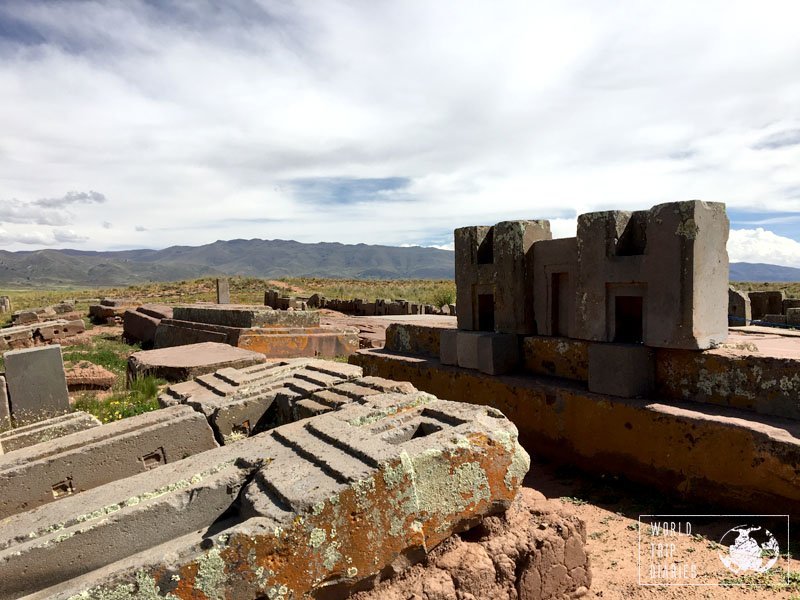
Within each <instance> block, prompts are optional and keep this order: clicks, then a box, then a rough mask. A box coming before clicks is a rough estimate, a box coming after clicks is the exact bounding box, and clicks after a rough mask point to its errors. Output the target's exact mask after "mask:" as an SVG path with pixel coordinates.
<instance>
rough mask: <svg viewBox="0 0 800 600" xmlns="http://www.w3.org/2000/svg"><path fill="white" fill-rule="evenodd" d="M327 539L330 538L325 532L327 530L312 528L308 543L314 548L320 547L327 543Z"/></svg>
mask: <svg viewBox="0 0 800 600" xmlns="http://www.w3.org/2000/svg"><path fill="white" fill-rule="evenodd" d="M326 539H328V536H327V535H326V534H325V530H324V529H320V528H319V527H315V528H314V529H312V530H311V535H310V536H309V538H308V545H309V546H311V547H312V548H319V547H320V546H321V545H322V544H324V543H325V540H326Z"/></svg>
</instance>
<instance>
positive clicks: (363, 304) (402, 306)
mask: <svg viewBox="0 0 800 600" xmlns="http://www.w3.org/2000/svg"><path fill="white" fill-rule="evenodd" d="M264 305H265V306H269V307H271V308H275V309H279V310H309V309H312V310H313V309H319V308H325V309H328V310H335V311H336V312H340V313H344V314H347V315H354V316H358V317H376V316H377V317H380V316H400V315H451V316H455V314H456V305H455V304H445V305H444V306H441V307H439V306H433V305H432V304H423V303H419V302H410V301H408V300H403V299H398V300H390V299H388V298H377V299H376V300H375V301H374V302H370V301H368V300H366V299H362V298H355V299H352V300H340V299H336V298H331V299H329V298H326V297H325V296H322V295H320V294H312V295H311V296H308V297H293V296H283V295H281V293H280V292H279V291H278V290H267V291H266V292H264Z"/></svg>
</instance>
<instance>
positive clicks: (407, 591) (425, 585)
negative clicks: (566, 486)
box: [351, 488, 591, 600]
mask: <svg viewBox="0 0 800 600" xmlns="http://www.w3.org/2000/svg"><path fill="white" fill-rule="evenodd" d="M585 544H586V525H585V524H584V523H583V521H581V520H580V519H579V518H578V517H577V516H576V515H575V514H574V512H573V511H572V510H570V509H568V508H566V507H563V506H558V505H557V504H556V503H555V502H549V501H548V500H546V499H545V497H544V496H543V495H542V494H540V493H538V492H535V491H533V490H531V489H528V488H521V489H520V491H519V494H518V495H517V497H516V499H515V500H514V502H513V503H512V505H511V508H509V510H508V511H507V512H506V513H505V514H503V515H496V516H489V517H485V518H484V519H483V521H482V522H481V523H480V524H479V525H477V526H476V527H475V528H473V529H471V530H470V531H469V535H468V536H464V537H462V536H460V535H458V534H456V535H453V536H451V537H450V538H448V539H447V540H445V541H444V542H443V543H442V544H440V545H439V546H437V547H436V548H435V549H434V550H433V552H431V553H430V554H429V555H428V556H427V558H426V560H425V563H424V564H422V563H420V564H417V565H415V566H413V567H411V568H410V569H407V570H406V571H404V572H402V573H400V574H399V575H398V576H396V577H393V578H390V579H388V580H386V581H383V582H381V583H380V584H379V585H378V586H377V587H376V588H375V589H373V590H370V591H368V592H360V593H357V594H355V595H354V596H352V597H351V598H352V600H409V599H421V598H437V599H440V600H458V599H459V598H474V599H475V600H484V599H485V600H562V599H563V598H578V597H580V596H582V595H584V594H585V593H586V592H587V591H588V588H589V586H590V585H591V569H590V564H589V556H588V555H587V553H586V550H585V549H584V546H585Z"/></svg>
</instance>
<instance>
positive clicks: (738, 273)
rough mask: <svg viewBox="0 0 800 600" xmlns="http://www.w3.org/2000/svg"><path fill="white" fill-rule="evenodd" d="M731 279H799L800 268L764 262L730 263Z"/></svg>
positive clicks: (774, 280) (771, 280)
mask: <svg viewBox="0 0 800 600" xmlns="http://www.w3.org/2000/svg"><path fill="white" fill-rule="evenodd" d="M729 279H730V280H731V281H768V282H779V281H800V269H795V268H794V267H779V266H778V265H767V264H764V263H743V262H742V263H731V269H730V276H729Z"/></svg>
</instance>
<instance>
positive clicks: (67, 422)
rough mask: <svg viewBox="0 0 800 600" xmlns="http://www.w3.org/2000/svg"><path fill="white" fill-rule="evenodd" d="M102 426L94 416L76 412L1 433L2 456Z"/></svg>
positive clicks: (0, 450) (0, 446)
mask: <svg viewBox="0 0 800 600" xmlns="http://www.w3.org/2000/svg"><path fill="white" fill-rule="evenodd" d="M98 425H100V421H98V420H97V418H96V417H95V416H94V415H90V414H88V413H85V412H83V411H80V410H79V411H76V412H73V413H69V414H66V415H61V416H59V417H53V418H52V419H45V420H44V421H39V422H38V423H33V424H31V425H26V426H24V427H17V428H16V429H11V430H10V431H6V432H3V433H0V454H4V453H5V454H7V453H8V452H13V451H14V450H19V449H21V448H27V447H28V446H34V445H36V444H41V443H43V442H49V441H50V440H54V439H56V438H60V437H64V436H65V435H69V434H71V433H77V432H79V431H85V430H87V429H91V428H92V427H97V426H98Z"/></svg>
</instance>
